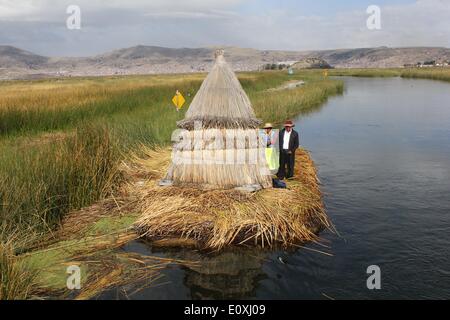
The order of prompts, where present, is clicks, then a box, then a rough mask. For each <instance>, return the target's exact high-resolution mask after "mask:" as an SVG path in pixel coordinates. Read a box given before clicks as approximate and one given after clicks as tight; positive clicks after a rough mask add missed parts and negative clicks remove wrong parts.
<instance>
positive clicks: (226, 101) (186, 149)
mask: <svg viewBox="0 0 450 320" xmlns="http://www.w3.org/2000/svg"><path fill="white" fill-rule="evenodd" d="M260 123H261V121H260V120H258V119H256V117H255V113H254V111H253V108H252V105H251V103H250V100H249V98H248V97H247V95H246V93H245V92H244V90H243V88H242V86H241V84H240V83H239V80H238V79H237V77H236V75H235V74H234V72H233V70H232V69H231V68H230V67H229V65H228V64H227V63H226V62H225V59H224V56H223V50H218V51H216V62H215V64H214V66H213V68H212V70H211V72H210V73H209V75H208V76H207V77H206V79H205V80H204V81H203V83H202V85H201V87H200V90H199V91H198V93H197V94H196V96H195V97H194V99H193V101H192V103H191V105H190V107H189V110H188V111H187V113H186V117H185V119H184V120H182V121H179V122H178V123H177V125H178V127H179V128H180V129H182V130H181V133H180V134H179V135H178V137H177V138H176V142H177V143H175V145H174V148H173V155H172V156H173V157H172V165H171V166H170V168H169V170H168V173H167V176H166V178H165V179H164V180H163V181H162V183H161V184H162V185H167V184H170V185H172V184H173V185H178V186H180V185H189V186H198V187H202V188H208V189H231V188H244V189H247V190H248V189H249V190H250V191H254V190H258V189H261V188H269V187H271V177H270V172H269V170H268V167H267V163H266V160H265V157H264V152H263V148H262V144H261V141H260V138H259V134H258V126H259V124H260Z"/></svg>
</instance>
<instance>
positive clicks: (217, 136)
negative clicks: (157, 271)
mask: <svg viewBox="0 0 450 320" xmlns="http://www.w3.org/2000/svg"><path fill="white" fill-rule="evenodd" d="M260 123H261V121H260V120H259V119H257V118H256V117H255V114H254V111H253V108H252V105H251V103H250V100H249V99H248V97H247V95H246V93H245V92H244V90H243V89H242V86H241V84H240V83H239V81H238V79H237V78H236V76H235V74H234V72H233V71H232V70H231V68H230V67H229V66H228V64H227V63H226V62H225V59H224V57H223V51H220V50H219V51H218V52H216V63H215V65H214V66H213V68H212V70H211V72H210V74H209V75H208V76H207V78H206V79H205V80H204V82H203V83H202V85H201V87H200V90H199V91H198V93H197V94H196V96H195V97H194V99H193V101H192V104H191V105H190V107H189V110H188V111H187V113H186V117H185V119H184V120H182V121H180V122H178V127H179V131H178V132H176V133H175V134H174V135H173V141H174V145H173V148H172V151H171V152H170V151H168V150H158V151H153V150H150V149H145V150H144V152H143V154H145V157H144V158H142V157H140V158H137V159H136V164H137V166H135V168H139V169H138V170H140V171H142V173H145V172H147V173H148V172H150V173H152V174H151V177H150V178H149V179H148V181H147V183H146V184H145V185H144V186H141V187H138V188H137V190H134V191H133V193H135V194H139V195H140V196H139V201H138V203H139V205H138V208H137V209H138V212H140V213H141V216H140V217H139V218H138V220H137V222H136V223H135V224H134V227H135V229H136V231H137V232H138V233H139V234H140V235H142V236H145V237H147V238H148V239H150V240H152V241H153V242H154V243H155V244H158V245H181V246H183V245H189V246H196V247H198V248H203V249H221V248H224V247H226V246H230V245H256V246H261V247H272V246H275V245H279V244H281V245H283V246H292V245H296V244H298V243H301V242H305V241H312V240H316V239H317V234H318V232H319V231H320V230H321V229H323V228H331V223H330V221H329V220H328V218H327V215H326V213H325V210H324V206H323V202H322V195H321V191H320V188H319V180H318V178H317V172H316V168H315V166H314V163H313V161H312V160H311V157H310V155H309V153H308V152H307V151H306V150H304V149H299V150H298V151H297V154H296V172H295V179H294V180H293V181H289V182H288V188H287V189H274V188H272V176H271V174H270V170H269V169H268V165H267V162H266V158H265V154H264V148H265V146H263V143H262V141H261V140H262V139H261V138H260V135H259V130H258V126H259V125H260Z"/></svg>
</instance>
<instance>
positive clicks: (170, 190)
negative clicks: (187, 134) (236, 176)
mask: <svg viewBox="0 0 450 320" xmlns="http://www.w3.org/2000/svg"><path fill="white" fill-rule="evenodd" d="M143 153H144V154H145V158H141V159H137V160H136V164H137V168H139V170H141V171H142V172H153V176H152V178H151V179H149V180H147V181H146V182H145V185H142V184H141V185H140V186H139V187H138V189H137V190H135V191H134V193H135V194H139V200H138V205H137V208H136V209H137V211H138V212H139V214H140V217H139V218H138V220H137V221H136V223H135V224H134V227H135V229H136V230H137V232H138V233H139V234H141V235H143V236H145V237H146V238H148V239H150V240H152V241H156V242H157V243H158V244H163V243H167V244H173V243H177V244H179V245H183V241H186V244H188V245H194V246H196V247H198V248H201V249H212V250H218V249H222V248H224V247H226V246H230V245H254V246H259V247H272V246H275V245H282V246H285V247H288V246H291V245H295V244H298V243H301V242H305V241H313V240H317V233H318V232H319V231H320V230H321V229H323V228H330V229H332V225H331V223H330V221H329V220H328V218H327V215H326V213H325V209H324V206H323V202H322V194H321V191H320V188H319V180H318V177H317V172H316V168H315V166H314V163H313V161H312V159H311V157H310V155H309V153H308V152H307V151H306V150H304V149H299V150H298V151H297V154H296V172H295V177H294V179H293V180H291V181H288V188H287V189H272V188H270V189H264V190H261V191H258V192H255V193H242V192H240V191H236V190H234V189H231V190H201V189H196V188H188V187H177V186H169V187H160V186H158V184H157V183H158V180H159V179H160V178H161V177H162V174H163V173H164V172H165V169H166V167H167V165H168V163H169V160H170V159H169V156H170V153H169V152H167V151H166V152H164V151H159V152H158V151H154V150H150V149H146V150H144V152H143Z"/></svg>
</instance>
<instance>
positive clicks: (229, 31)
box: [0, 0, 450, 55]
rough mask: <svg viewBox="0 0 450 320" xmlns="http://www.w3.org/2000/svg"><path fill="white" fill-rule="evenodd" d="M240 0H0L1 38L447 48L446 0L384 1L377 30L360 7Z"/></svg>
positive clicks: (45, 45)
mask: <svg viewBox="0 0 450 320" xmlns="http://www.w3.org/2000/svg"><path fill="white" fill-rule="evenodd" d="M247 1H250V0H247ZM274 1H275V0H274ZM244 2H246V1H245V0H228V1H225V0H189V1H188V0H184V1H180V0H178V1H177V0H150V1H144V0H128V1H125V0H121V1H119V0H33V1H31V0H30V1H26V0H19V1H16V0H14V1H12V0H0V44H5V43H7V44H12V45H16V46H18V47H23V48H25V49H28V50H31V51H36V50H37V51H38V52H39V53H43V54H49V55H87V54H94V53H100V52H104V51H108V50H112V49H116V48H121V47H127V46H132V45H136V44H148V45H161V46H170V47H181V46H183V47H198V46H204V45H237V46H242V47H255V48H260V49H292V50H313V49H333V48H350V47H352V48H355V47H373V46H383V45H386V46H391V47H393V46H447V47H448V46H450V0H418V1H416V2H415V3H412V4H403V5H387V6H382V7H381V18H382V29H381V30H368V29H367V27H366V19H367V17H368V15H367V13H366V10H365V8H361V10H353V11H347V12H339V13H335V14H334V15H327V16H321V15H318V14H316V15H306V14H305V11H303V10H300V11H299V10H293V8H284V7H283V6H282V5H278V6H275V7H276V9H272V10H271V11H270V12H265V11H264V10H262V9H261V10H255V11H254V12H255V13H246V14H244V13H243V12H242V11H240V10H239V6H240V4H242V3H244ZM375 2H376V1H375ZM69 4H77V5H79V6H80V7H81V9H82V17H83V20H82V30H81V31H80V32H70V31H68V30H67V29H66V28H65V19H66V17H67V15H66V13H65V9H66V7H67V6H68V5H69ZM251 4H252V5H254V6H255V7H256V6H257V5H258V3H257V2H256V1H254V0H253V2H251ZM251 12H253V11H251ZM297 12H302V14H301V15H299V14H298V13H297ZM37 33H39V36H38V37H37V36H36V34H37Z"/></svg>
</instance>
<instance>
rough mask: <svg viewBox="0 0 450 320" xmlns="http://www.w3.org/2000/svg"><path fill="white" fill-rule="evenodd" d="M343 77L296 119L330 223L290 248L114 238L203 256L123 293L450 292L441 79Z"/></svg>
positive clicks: (446, 97) (449, 148)
mask: <svg viewBox="0 0 450 320" xmlns="http://www.w3.org/2000/svg"><path fill="white" fill-rule="evenodd" d="M343 80H344V81H345V83H346V91H345V93H344V95H342V96H338V97H333V98H331V99H330V100H329V101H328V103H326V104H325V105H324V106H323V107H322V108H321V109H320V110H318V111H317V112H315V113H312V114H310V115H307V116H303V117H301V118H299V119H297V120H296V124H297V130H298V131H299V132H300V136H301V144H302V145H303V146H304V147H305V148H307V149H308V150H310V151H311V153H312V157H313V158H314V160H315V162H316V164H317V166H318V169H319V175H320V179H321V181H322V184H323V186H322V188H323V191H324V193H325V204H326V207H327V212H328V214H329V216H330V218H331V220H332V221H333V223H334V225H335V227H336V229H337V231H338V232H339V234H338V235H337V234H333V233H330V232H328V231H325V232H323V233H322V234H321V237H322V238H323V245H324V246H320V245H317V244H310V245H307V248H306V249H299V250H295V251H278V252H263V251H260V250H254V249H253V250H239V251H237V252H236V251H235V252H224V253H221V254H209V255H199V254H198V253H197V252H194V251H191V250H181V251H180V250H177V251H167V250H166V251H163V252H158V251H157V250H153V249H152V248H151V247H150V246H147V245H146V244H145V243H143V242H134V243H132V244H129V245H127V246H126V247H125V248H124V249H125V250H127V251H136V252H140V253H144V254H151V255H162V256H169V257H179V258H184V259H192V260H196V259H199V260H201V261H202V262H203V263H204V264H205V265H204V266H203V267H202V268H199V269H196V268H187V267H172V268H170V269H168V270H166V271H165V272H164V273H165V275H166V277H165V279H164V280H162V281H161V283H162V282H164V281H169V283H167V284H163V283H162V284H161V285H160V286H158V287H156V288H149V289H146V290H143V291H141V292H139V293H137V294H135V295H134V296H132V297H131V298H134V299H204V298H216V299H221V298H247V299H253V298H261V299H282V298H284V299H329V298H334V299H394V298H400V299H408V298H418V299H429V298H436V299H444V298H446V299H449V298H450V84H449V83H443V82H435V81H429V80H406V79H400V78H390V79H371V78H343ZM311 249H313V250H316V249H317V250H321V251H325V252H328V253H330V254H332V255H331V256H329V255H325V254H321V253H318V252H316V251H312V250H311ZM370 265H377V266H379V267H380V269H381V289H380V290H368V289H367V286H366V280H367V277H368V276H369V275H368V274H367V273H366V270H367V267H368V266H370ZM101 298H107V299H116V298H123V296H122V295H121V293H120V290H117V289H114V290H110V291H108V292H105V293H104V294H102V295H101Z"/></svg>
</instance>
